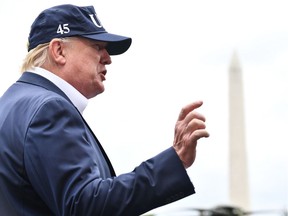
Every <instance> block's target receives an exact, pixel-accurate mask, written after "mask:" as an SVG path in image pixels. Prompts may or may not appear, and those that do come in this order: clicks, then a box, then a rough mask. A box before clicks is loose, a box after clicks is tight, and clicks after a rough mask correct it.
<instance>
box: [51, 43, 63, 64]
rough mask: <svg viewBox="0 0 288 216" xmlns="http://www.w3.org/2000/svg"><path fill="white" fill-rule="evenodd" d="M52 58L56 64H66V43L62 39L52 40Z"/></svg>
mask: <svg viewBox="0 0 288 216" xmlns="http://www.w3.org/2000/svg"><path fill="white" fill-rule="evenodd" d="M49 52H50V56H51V58H52V59H53V61H54V62H55V63H56V64H65V63H66V57H65V51H64V43H63V41H62V40H61V39H57V38H56V39H52V40H51V41H50V44H49Z"/></svg>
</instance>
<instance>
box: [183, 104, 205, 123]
mask: <svg viewBox="0 0 288 216" xmlns="http://www.w3.org/2000/svg"><path fill="white" fill-rule="evenodd" d="M202 104H203V101H200V100H199V101H195V102H193V103H190V104H188V105H186V106H185V107H183V108H182V110H181V112H180V114H179V117H178V121H182V120H183V119H184V118H185V117H186V116H187V115H188V113H190V112H191V111H192V110H194V109H197V108H199V107H200V106H202Z"/></svg>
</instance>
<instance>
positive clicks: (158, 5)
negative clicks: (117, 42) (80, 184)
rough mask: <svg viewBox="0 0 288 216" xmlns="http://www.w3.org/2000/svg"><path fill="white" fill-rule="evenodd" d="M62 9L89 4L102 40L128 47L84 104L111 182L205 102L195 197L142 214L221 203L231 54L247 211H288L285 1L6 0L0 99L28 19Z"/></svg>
mask: <svg viewBox="0 0 288 216" xmlns="http://www.w3.org/2000/svg"><path fill="white" fill-rule="evenodd" d="M63 3H71V4H77V5H83V6H85V5H94V7H95V9H96V12H97V14H98V17H99V18H100V20H101V22H102V24H103V25H104V27H105V28H106V30H107V31H108V32H111V33H116V34H122V35H127V36H130V37H132V39H133V42H132V46H131V48H130V49H129V51H128V52H127V53H125V54H124V55H120V56H114V57H112V61H113V63H112V65H110V66H108V67H107V68H108V74H107V76H106V81H105V88H106V90H105V92H104V93H103V94H101V95H99V96H97V97H96V98H93V99H91V100H90V102H89V104H88V107H87V109H86V110H85V112H84V117H85V118H86V119H87V121H88V122H89V124H90V126H91V127H92V129H93V130H94V132H95V134H96V135H97V137H98V139H99V140H100V141H101V143H102V145H103V146H104V148H105V150H106V151H107V153H108V155H109V157H110V159H111V161H112V163H113V165H114V168H115V170H116V173H117V174H121V173H125V172H130V171H132V170H133V169H134V167H135V166H137V165H139V164H140V163H141V162H142V161H144V160H146V159H148V158H150V157H153V156H154V155H156V154H158V153H159V152H160V151H162V150H164V149H166V148H169V147H170V146H171V145H172V142H173V133H174V124H175V122H176V120H177V117H178V114H179V112H180V110H181V108H182V107H183V106H184V105H186V104H188V103H190V102H192V101H195V100H198V99H200V100H203V101H204V104H203V106H202V107H201V108H200V109H199V112H201V113H203V114H204V115H205V116H206V119H207V130H208V131H209V132H210V137H209V138H208V139H203V140H200V141H199V145H198V151H197V152H198V154H197V158H196V161H195V163H194V164H193V166H192V167H190V168H189V169H188V173H189V176H190V178H191V180H192V182H193V183H194V185H195V188H196V194H195V195H193V196H190V197H187V198H185V199H182V200H180V201H178V202H176V203H173V204H170V205H167V206H164V207H161V208H158V209H154V210H153V211H151V212H149V213H147V214H153V215H182V213H183V215H199V214H200V213H199V212H194V211H192V210H194V208H199V209H211V208H214V207H216V206H218V205H226V204H229V202H230V200H229V187H228V185H229V170H228V169H229V161H228V159H229V155H228V149H229V146H228V145H229V88H228V85H229V83H228V75H229V67H230V64H231V61H232V56H233V53H237V56H238V60H239V66H240V67H241V70H242V77H243V98H244V104H243V105H244V108H243V110H244V114H245V134H246V136H245V143H246V149H247V164H248V182H249V196H250V209H248V210H251V211H253V210H255V211H258V210H259V211H260V210H261V211H262V210H267V211H268V210H269V211H270V210H273V212H272V211H271V212H270V213H268V212H265V215H284V214H283V212H284V210H285V209H287V207H288V150H287V145H288V137H287V134H286V133H287V129H288V96H287V94H288V85H287V84H288V25H287V20H288V13H287V10H288V5H287V1H286V0H261V1H260V0H241V1H240V0H218V1H215V0H201V1H200V0H178V1H175V0H158V1H155V0H154V1H152V0H145V1H135V0H134V1H133V0H122V1H117V0H105V1H97V0H94V1H92V0H89V1H88V0H81V1H80V0H70V1H64V0H57V1H56V0H50V1H44V0H38V1H36V2H35V1H32V0H26V1H19V0H18V1H16V0H10V1H5V2H2V3H1V7H0V20H1V25H2V30H1V34H0V40H1V47H2V58H1V59H2V60H1V66H2V70H1V79H0V95H2V94H3V92H4V91H5V90H6V89H7V88H8V87H9V86H10V85H11V84H12V83H13V82H15V81H16V80H17V79H18V77H19V76H20V74H19V68H20V66H21V64H22V60H23V58H24V57H25V55H26V53H27V50H26V48H27V47H26V45H27V38H28V34H29V28H30V26H31V24H32V22H33V21H34V19H35V18H36V16H37V15H38V14H39V13H40V12H41V11H42V10H43V9H45V8H47V7H50V6H54V5H57V4H63ZM274 210H276V212H275V211H274ZM280 212H281V213H280ZM262 214H263V215H264V213H262ZM258 215H261V213H260V214H258Z"/></svg>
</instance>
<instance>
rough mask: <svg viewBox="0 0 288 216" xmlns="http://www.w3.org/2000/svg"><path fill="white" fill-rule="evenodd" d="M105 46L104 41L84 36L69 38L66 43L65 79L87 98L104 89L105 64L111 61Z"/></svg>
mask: <svg viewBox="0 0 288 216" xmlns="http://www.w3.org/2000/svg"><path fill="white" fill-rule="evenodd" d="M106 46H107V43H106V42H101V41H94V40H90V39H85V38H71V39H69V40H68V43H67V45H66V47H67V48H68V49H66V50H67V51H66V59H67V62H66V66H67V68H68V69H69V70H68V71H67V74H69V75H68V77H67V76H66V78H65V80H66V81H67V82H69V83H70V84H71V85H73V86H74V87H75V88H76V89H77V90H78V91H79V92H81V93H82V94H83V95H84V96H85V97H86V98H88V99H89V98H92V97H95V96H96V95H98V94H100V93H102V92H103V91H104V90H105V87H104V84H103V81H104V80H105V75H106V73H107V70H106V65H109V64H111V63H112V62H111V58H110V55H109V53H108V52H107V50H106Z"/></svg>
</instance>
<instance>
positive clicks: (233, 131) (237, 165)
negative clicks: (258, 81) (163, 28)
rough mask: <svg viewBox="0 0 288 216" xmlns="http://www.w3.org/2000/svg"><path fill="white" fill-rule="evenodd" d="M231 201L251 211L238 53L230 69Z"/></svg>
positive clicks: (234, 56)
mask: <svg viewBox="0 0 288 216" xmlns="http://www.w3.org/2000/svg"><path fill="white" fill-rule="evenodd" d="M229 130H230V131H229V184H230V185H229V193H230V194H229V199H230V202H231V204H232V205H235V206H239V207H241V208H244V209H249V208H250V205H249V184H248V170H247V154H246V145H245V115H244V98H243V82H242V69H241V66H240V64H239V60H238V57H237V54H236V52H234V54H233V56H232V60H231V64H230V68H229Z"/></svg>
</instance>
